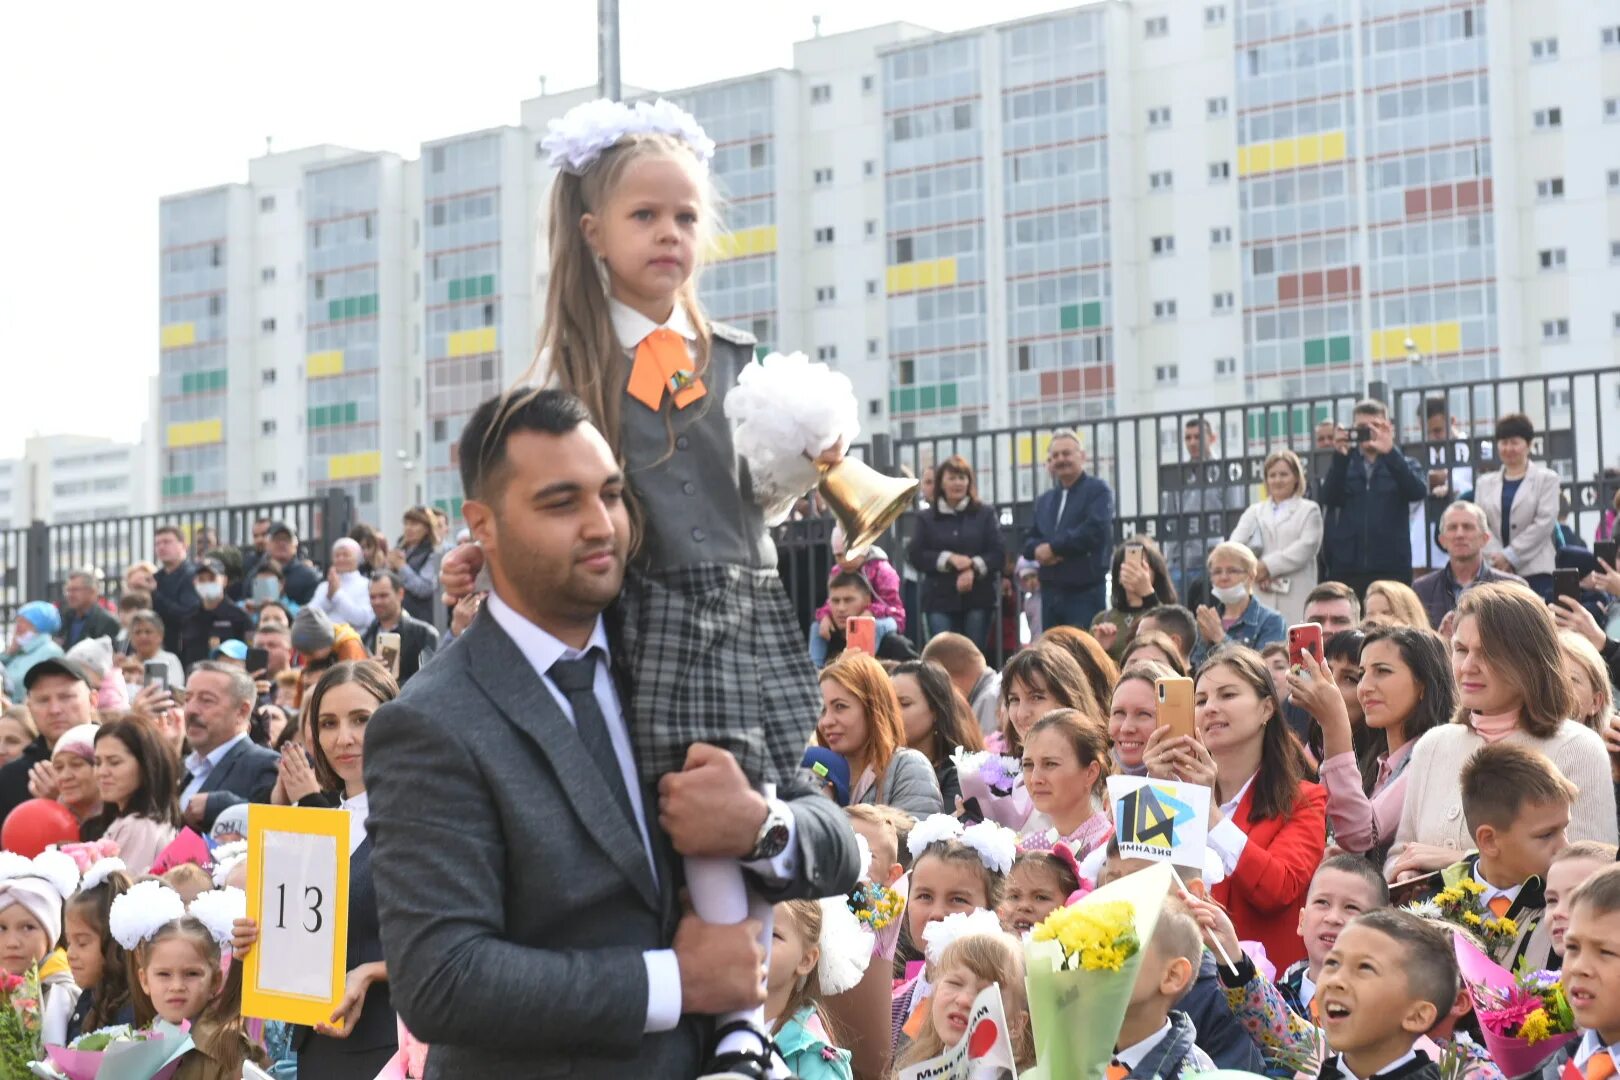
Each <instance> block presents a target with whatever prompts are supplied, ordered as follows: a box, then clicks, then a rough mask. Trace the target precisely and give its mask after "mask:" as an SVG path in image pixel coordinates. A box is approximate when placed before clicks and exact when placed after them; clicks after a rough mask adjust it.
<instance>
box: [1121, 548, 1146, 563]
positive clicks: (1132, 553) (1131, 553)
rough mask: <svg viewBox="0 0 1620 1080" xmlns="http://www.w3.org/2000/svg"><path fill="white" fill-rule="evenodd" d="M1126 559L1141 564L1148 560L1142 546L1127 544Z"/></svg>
mask: <svg viewBox="0 0 1620 1080" xmlns="http://www.w3.org/2000/svg"><path fill="white" fill-rule="evenodd" d="M1125 557H1126V558H1127V559H1129V560H1131V561H1132V562H1141V561H1142V560H1143V559H1144V558H1146V551H1145V550H1144V549H1143V547H1142V545H1141V544H1126V545H1125Z"/></svg>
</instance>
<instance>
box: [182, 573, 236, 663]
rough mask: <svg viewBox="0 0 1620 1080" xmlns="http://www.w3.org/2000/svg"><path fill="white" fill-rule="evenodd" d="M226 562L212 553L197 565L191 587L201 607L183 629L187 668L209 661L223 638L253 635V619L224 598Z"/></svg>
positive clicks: (183, 646)
mask: <svg viewBox="0 0 1620 1080" xmlns="http://www.w3.org/2000/svg"><path fill="white" fill-rule="evenodd" d="M225 579H226V572H225V564H224V563H222V562H220V561H219V560H218V559H216V558H213V557H212V556H210V557H208V558H206V559H204V560H203V561H202V562H201V563H199V564H198V565H197V568H196V571H195V572H194V573H193V575H192V587H193V588H194V589H195V590H196V592H197V598H198V606H197V610H196V611H193V612H192V613H191V615H190V617H189V618H187V619H186V624H185V626H183V627H182V628H181V632H180V654H179V655H180V662H181V663H182V664H184V665H186V667H188V668H189V667H191V665H192V664H195V663H197V662H198V661H199V660H207V659H208V658H209V657H211V656H212V655H213V654H214V650H215V649H216V648H218V647H219V643H220V642H222V641H230V640H232V639H233V638H234V639H235V640H237V641H246V640H247V639H248V638H249V637H251V636H252V635H253V619H252V617H251V616H249V615H248V613H247V612H245V611H243V610H242V609H241V608H239V607H237V606H236V605H235V604H233V603H232V602H231V601H229V600H227V599H225Z"/></svg>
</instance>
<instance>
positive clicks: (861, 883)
mask: <svg viewBox="0 0 1620 1080" xmlns="http://www.w3.org/2000/svg"><path fill="white" fill-rule="evenodd" d="M855 850H856V852H857V854H858V856H859V858H860V862H861V876H860V878H859V880H857V881H856V882H855V887H854V888H853V889H851V890H850V891H849V896H848V897H847V898H846V899H847V901H848V904H849V910H850V911H851V912H853V913H854V915H855V918H856V919H857V920H859V922H860V924H861V926H862V927H863V928H864V929H865V930H866V931H867V933H869V934H871V936H872V955H873V956H876V957H881V958H882V959H884V960H893V959H894V951H895V949H896V948H897V947H898V946H899V944H900V928H901V927H902V926H904V925H905V919H903V918H902V917H901V916H903V915H904V914H905V913H906V894H907V892H908V891H909V889H910V885H911V875H910V874H906V875H903V876H902V877H901V878H900V880H898V881H896V882H895V883H894V884H893V885H879V884H878V883H877V882H875V881H873V880H872V874H871V865H872V848H871V846H870V845H868V844H867V842H866V837H864V836H861V835H860V834H859V833H857V834H856V835H855Z"/></svg>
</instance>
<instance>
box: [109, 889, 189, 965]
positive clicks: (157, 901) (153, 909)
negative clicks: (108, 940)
mask: <svg viewBox="0 0 1620 1080" xmlns="http://www.w3.org/2000/svg"><path fill="white" fill-rule="evenodd" d="M185 913H186V902H185V901H184V900H182V899H181V898H180V894H179V893H177V892H175V891H174V890H173V889H171V888H169V887H168V886H167V885H165V884H163V882H161V881H140V882H136V883H135V884H134V885H133V886H131V887H130V889H129V891H128V892H126V893H124V895H122V896H120V897H119V898H118V899H116V900H114V901H113V902H112V910H111V911H109V912H108V913H107V931H108V932H109V933H111V934H112V936H113V939H114V940H116V941H117V942H118V944H120V945H122V946H123V947H124V948H125V949H134V948H136V947H137V946H139V945H140V944H141V942H143V941H148V940H150V939H151V937H152V935H153V934H155V933H157V932H158V930H159V929H160V928H162V927H164V926H166V925H168V924H169V923H171V922H173V921H174V920H176V919H178V918H181V917H183V916H184V915H185Z"/></svg>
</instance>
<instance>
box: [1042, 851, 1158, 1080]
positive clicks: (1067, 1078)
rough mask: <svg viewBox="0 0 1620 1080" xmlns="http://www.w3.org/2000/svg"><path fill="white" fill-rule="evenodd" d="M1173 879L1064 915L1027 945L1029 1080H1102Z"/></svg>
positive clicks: (1087, 902)
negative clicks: (1030, 1037)
mask: <svg viewBox="0 0 1620 1080" xmlns="http://www.w3.org/2000/svg"><path fill="white" fill-rule="evenodd" d="M1172 874H1173V871H1172V870H1171V867H1170V864H1169V863H1161V864H1159V865H1157V866H1153V867H1150V868H1148V869H1146V870H1141V871H1138V872H1137V873H1134V874H1130V875H1128V876H1126V877H1123V878H1120V879H1119V880H1118V881H1115V882H1111V883H1109V884H1108V885H1105V886H1103V887H1102V888H1100V889H1098V890H1096V891H1095V892H1092V893H1090V894H1088V895H1087V896H1085V897H1084V898H1082V899H1081V900H1080V901H1078V902H1077V903H1075V904H1072V905H1070V906H1068V907H1061V908H1058V909H1057V910H1056V911H1054V912H1052V914H1050V915H1048V916H1047V917H1046V919H1045V920H1044V921H1043V922H1041V923H1040V924H1039V925H1038V926H1036V927H1035V929H1034V930H1032V931H1031V932H1030V934H1029V938H1028V939H1027V940H1026V941H1025V942H1024V962H1025V966H1026V968H1027V973H1026V982H1027V983H1028V987H1029V1014H1030V1020H1031V1023H1032V1024H1033V1027H1034V1035H1035V1061H1036V1065H1035V1068H1033V1069H1031V1070H1030V1071H1029V1072H1026V1073H1025V1074H1024V1076H1025V1080H1029V1078H1032V1077H1033V1078H1035V1080H1101V1078H1102V1077H1104V1076H1105V1075H1106V1074H1107V1070H1108V1063H1109V1061H1110V1060H1111V1059H1112V1058H1113V1056H1114V1040H1115V1039H1116V1038H1117V1037H1118V1036H1119V1027H1120V1024H1122V1023H1123V1022H1124V1020H1125V1010H1126V1008H1127V1007H1128V1006H1129V1005H1130V1000H1131V989H1132V988H1133V987H1134V986H1135V985H1136V973H1137V971H1138V970H1139V969H1140V968H1141V966H1142V951H1143V949H1144V948H1145V947H1146V945H1147V943H1148V942H1150V941H1151V940H1152V939H1153V928H1154V926H1155V925H1157V923H1158V921H1159V911H1160V909H1161V908H1162V907H1163V906H1164V899H1165V897H1166V896H1167V895H1168V894H1169V892H1170V882H1171V879H1172Z"/></svg>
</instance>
